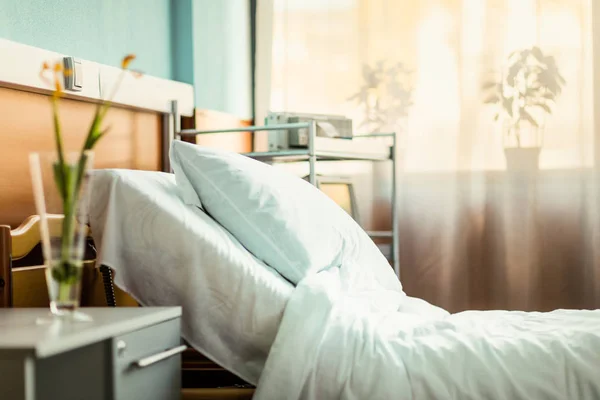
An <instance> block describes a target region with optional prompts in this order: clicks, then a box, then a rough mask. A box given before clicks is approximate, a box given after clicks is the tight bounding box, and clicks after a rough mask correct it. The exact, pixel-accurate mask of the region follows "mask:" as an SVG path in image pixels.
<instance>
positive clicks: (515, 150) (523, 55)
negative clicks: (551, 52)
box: [483, 46, 566, 171]
mask: <svg viewBox="0 0 600 400" xmlns="http://www.w3.org/2000/svg"><path fill="white" fill-rule="evenodd" d="M565 83H566V82H565V79H564V78H563V77H562V75H561V74H560V72H559V70H558V67H557V65H556V60H555V59H554V57H552V56H547V55H544V53H542V50H541V49H540V48H539V47H537V46H533V47H531V48H528V49H523V50H518V51H514V52H512V53H511V54H510V55H509V56H508V59H507V66H506V69H505V71H504V73H503V75H502V78H501V80H500V81H499V82H487V83H485V84H484V86H483V89H484V90H485V91H486V92H488V95H487V97H486V99H485V100H484V103H486V104H493V105H495V106H497V108H498V111H497V112H496V115H495V117H494V120H495V121H498V120H500V121H501V122H502V129H503V143H504V154H505V156H506V166H507V169H508V170H514V171H536V170H538V168H539V155H540V151H541V149H542V146H543V143H544V127H545V119H546V117H547V115H549V114H551V113H552V108H551V107H552V105H553V104H554V103H555V102H556V99H557V98H558V96H559V95H560V93H561V91H562V88H563V86H564V85H565Z"/></svg>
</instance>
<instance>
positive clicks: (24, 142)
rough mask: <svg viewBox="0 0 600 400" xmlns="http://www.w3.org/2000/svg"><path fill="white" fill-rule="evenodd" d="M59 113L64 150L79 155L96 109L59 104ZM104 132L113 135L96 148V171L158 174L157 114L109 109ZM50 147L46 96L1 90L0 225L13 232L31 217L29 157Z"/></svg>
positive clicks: (73, 102) (87, 105)
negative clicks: (111, 170)
mask: <svg viewBox="0 0 600 400" xmlns="http://www.w3.org/2000/svg"><path fill="white" fill-rule="evenodd" d="M60 109H61V120H62V122H63V137H64V141H65V147H66V150H67V151H77V150H79V148H80V147H81V145H82V143H83V140H84V138H85V136H86V135H87V130H88V128H89V125H90V123H91V120H92V117H93V113H94V109H95V105H94V104H91V103H87V102H82V101H76V100H67V99H63V100H62V101H61V104H60ZM105 126H110V127H111V129H110V131H109V133H108V134H107V136H106V137H104V138H103V139H102V140H101V141H100V142H99V144H98V145H97V146H96V149H95V163H94V164H95V167H96V168H130V169H145V170H160V168H161V165H160V137H161V135H160V132H161V120H160V115H159V114H157V113H150V112H141V111H134V110H130V109H124V108H113V109H111V110H110V111H109V113H108V114H107V117H106V120H105ZM54 146H55V144H54V136H53V129H52V113H51V107H50V100H49V98H48V96H47V95H43V94H37V93H28V92H23V91H18V90H13V89H7V88H0V223H4V224H10V225H11V226H12V227H16V226H18V225H19V224H20V223H21V222H22V221H23V220H24V219H25V218H26V217H27V216H29V215H32V214H34V213H35V208H34V204H33V193H32V188H31V179H30V174H29V159H28V155H29V153H31V152H33V151H50V152H54V151H55V147H54Z"/></svg>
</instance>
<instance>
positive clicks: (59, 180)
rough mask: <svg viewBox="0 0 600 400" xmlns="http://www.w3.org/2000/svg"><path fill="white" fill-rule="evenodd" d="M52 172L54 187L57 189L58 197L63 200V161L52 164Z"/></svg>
mask: <svg viewBox="0 0 600 400" xmlns="http://www.w3.org/2000/svg"><path fill="white" fill-rule="evenodd" d="M52 172H53V175H54V182H55V183H56V188H57V189H58V193H59V194H60V198H61V199H62V200H63V201H65V199H66V197H67V193H66V189H65V173H64V165H63V163H61V162H60V161H59V162H56V163H54V164H53V165H52Z"/></svg>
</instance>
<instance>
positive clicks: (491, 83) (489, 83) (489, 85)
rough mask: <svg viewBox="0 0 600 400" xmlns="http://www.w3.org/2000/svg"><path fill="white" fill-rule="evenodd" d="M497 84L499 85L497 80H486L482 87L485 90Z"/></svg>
mask: <svg viewBox="0 0 600 400" xmlns="http://www.w3.org/2000/svg"><path fill="white" fill-rule="evenodd" d="M497 86H498V83H497V82H491V81H490V82H485V83H484V84H483V85H481V88H482V89H484V90H487V89H491V88H495V87H497Z"/></svg>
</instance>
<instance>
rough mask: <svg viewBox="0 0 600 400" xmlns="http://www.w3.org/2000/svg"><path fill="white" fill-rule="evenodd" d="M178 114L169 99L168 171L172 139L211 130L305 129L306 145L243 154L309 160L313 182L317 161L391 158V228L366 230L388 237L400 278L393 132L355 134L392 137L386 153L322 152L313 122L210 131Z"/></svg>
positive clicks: (165, 126) (271, 159)
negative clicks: (190, 125) (184, 125)
mask: <svg viewBox="0 0 600 400" xmlns="http://www.w3.org/2000/svg"><path fill="white" fill-rule="evenodd" d="M180 117H181V116H180V115H179V112H178V107H177V101H172V102H171V113H170V114H164V118H163V135H164V137H163V142H162V161H163V170H164V171H167V172H171V167H170V163H169V149H170V147H171V142H172V141H173V140H181V139H182V138H183V137H196V136H197V135H203V134H210V133H233V132H240V133H241V132H261V131H276V130H284V129H302V128H305V129H308V146H307V148H300V149H291V150H285V151H266V152H251V153H244V155H245V156H248V157H251V158H254V159H256V160H259V161H263V162H268V163H281V162H298V161H308V165H309V175H308V178H309V182H310V183H311V184H312V185H315V186H316V185H317V174H316V164H317V161H391V167H392V193H391V214H392V230H391V231H371V232H367V233H368V234H369V236H371V237H372V238H391V241H392V243H391V254H390V258H391V262H392V266H393V268H394V272H395V273H396V276H397V277H398V279H400V251H399V242H400V240H399V239H400V237H399V233H398V229H399V226H398V210H397V175H396V174H397V172H396V134H395V133H378V134H370V135H361V136H355V139H352V140H360V139H359V138H361V139H362V138H377V137H380V138H385V137H387V138H391V141H392V144H391V146H389V152H386V154H383V153H382V154H370V153H360V152H337V151H332V150H327V151H323V150H320V149H318V148H316V146H315V143H316V132H317V126H316V122H315V121H312V122H302V123H290V124H277V125H265V126H247V127H243V128H235V129H211V130H196V129H183V130H181V129H180Z"/></svg>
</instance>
